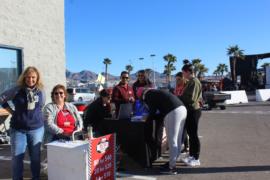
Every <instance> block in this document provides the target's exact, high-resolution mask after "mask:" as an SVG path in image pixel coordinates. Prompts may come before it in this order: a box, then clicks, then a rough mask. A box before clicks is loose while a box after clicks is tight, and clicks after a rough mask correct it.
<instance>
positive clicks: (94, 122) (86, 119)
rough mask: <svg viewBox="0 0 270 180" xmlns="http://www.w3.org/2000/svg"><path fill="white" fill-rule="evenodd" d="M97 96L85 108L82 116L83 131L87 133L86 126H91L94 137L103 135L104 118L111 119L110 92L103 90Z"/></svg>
mask: <svg viewBox="0 0 270 180" xmlns="http://www.w3.org/2000/svg"><path fill="white" fill-rule="evenodd" d="M99 95H100V97H99V98H97V99H96V100H95V101H94V102H92V103H91V104H89V105H88V106H87V107H86V109H85V111H84V115H83V127H84V131H87V127H88V126H92V127H93V133H94V136H100V135H104V133H103V128H102V122H103V121H104V118H105V117H112V115H111V106H110V101H111V91H109V90H108V89H107V90H106V89H103V90H101V91H100V93H99Z"/></svg>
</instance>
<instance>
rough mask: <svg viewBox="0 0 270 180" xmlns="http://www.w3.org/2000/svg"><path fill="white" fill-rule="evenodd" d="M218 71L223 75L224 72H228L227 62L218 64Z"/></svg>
mask: <svg viewBox="0 0 270 180" xmlns="http://www.w3.org/2000/svg"><path fill="white" fill-rule="evenodd" d="M217 71H219V73H220V74H221V76H223V74H224V72H228V66H227V65H226V64H219V65H218V66H217Z"/></svg>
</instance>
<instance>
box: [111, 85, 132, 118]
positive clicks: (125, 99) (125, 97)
mask: <svg viewBox="0 0 270 180" xmlns="http://www.w3.org/2000/svg"><path fill="white" fill-rule="evenodd" d="M130 98H133V100H134V99H135V97H134V92H133V89H132V87H130V86H129V85H128V84H127V85H123V84H121V83H119V84H118V85H117V86H115V87H114V88H113V93H112V102H114V103H115V111H116V114H118V112H119V108H120V104H125V103H133V101H131V100H130Z"/></svg>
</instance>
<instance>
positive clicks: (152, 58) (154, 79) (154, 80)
mask: <svg viewBox="0 0 270 180" xmlns="http://www.w3.org/2000/svg"><path fill="white" fill-rule="evenodd" d="M155 56H156V55H155V54H151V55H150V57H151V60H152V68H153V73H154V75H153V84H154V87H156V73H155V66H154V57H155Z"/></svg>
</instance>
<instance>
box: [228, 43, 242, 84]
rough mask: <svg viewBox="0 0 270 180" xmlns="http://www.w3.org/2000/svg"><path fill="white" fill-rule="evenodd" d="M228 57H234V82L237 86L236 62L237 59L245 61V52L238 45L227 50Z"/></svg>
mask: <svg viewBox="0 0 270 180" xmlns="http://www.w3.org/2000/svg"><path fill="white" fill-rule="evenodd" d="M227 55H228V56H230V57H232V58H233V60H232V73H231V74H232V80H233V83H234V85H235V84H236V61H237V59H244V58H245V56H244V50H241V49H240V48H239V47H238V45H235V46H229V48H227Z"/></svg>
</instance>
